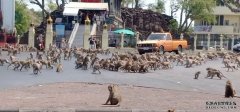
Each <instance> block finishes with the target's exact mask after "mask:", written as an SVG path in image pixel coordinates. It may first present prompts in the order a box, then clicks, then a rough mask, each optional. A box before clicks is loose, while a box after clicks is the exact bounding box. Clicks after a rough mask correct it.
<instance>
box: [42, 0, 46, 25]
mask: <svg viewBox="0 0 240 112" xmlns="http://www.w3.org/2000/svg"><path fill="white" fill-rule="evenodd" d="M44 7H45V3H44V0H42V17H43V18H42V21H45V13H44Z"/></svg>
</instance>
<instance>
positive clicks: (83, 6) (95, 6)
mask: <svg viewBox="0 0 240 112" xmlns="http://www.w3.org/2000/svg"><path fill="white" fill-rule="evenodd" d="M79 9H80V10H105V11H108V3H86V2H69V3H68V4H65V6H64V11H63V15H68V16H77V14H78V10H79Z"/></svg>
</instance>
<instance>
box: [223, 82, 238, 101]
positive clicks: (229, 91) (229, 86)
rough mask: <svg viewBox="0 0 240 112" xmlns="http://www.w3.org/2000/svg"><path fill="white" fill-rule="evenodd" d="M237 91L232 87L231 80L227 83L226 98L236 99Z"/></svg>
mask: <svg viewBox="0 0 240 112" xmlns="http://www.w3.org/2000/svg"><path fill="white" fill-rule="evenodd" d="M235 94H236V93H235V90H234V89H233V87H232V82H231V81H230V80H228V81H227V82H226V87H225V97H226V98H229V97H232V98H233V97H234V96H235Z"/></svg>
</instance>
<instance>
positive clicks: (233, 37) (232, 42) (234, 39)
mask: <svg viewBox="0 0 240 112" xmlns="http://www.w3.org/2000/svg"><path fill="white" fill-rule="evenodd" d="M234 40H235V39H234V35H233V36H232V45H231V50H232V51H233V46H234Z"/></svg>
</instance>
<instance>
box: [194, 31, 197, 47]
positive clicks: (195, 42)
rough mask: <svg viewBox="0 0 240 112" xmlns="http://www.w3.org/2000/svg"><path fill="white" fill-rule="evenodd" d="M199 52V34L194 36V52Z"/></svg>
mask: <svg viewBox="0 0 240 112" xmlns="http://www.w3.org/2000/svg"><path fill="white" fill-rule="evenodd" d="M196 50H197V34H195V36H194V51H196Z"/></svg>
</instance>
